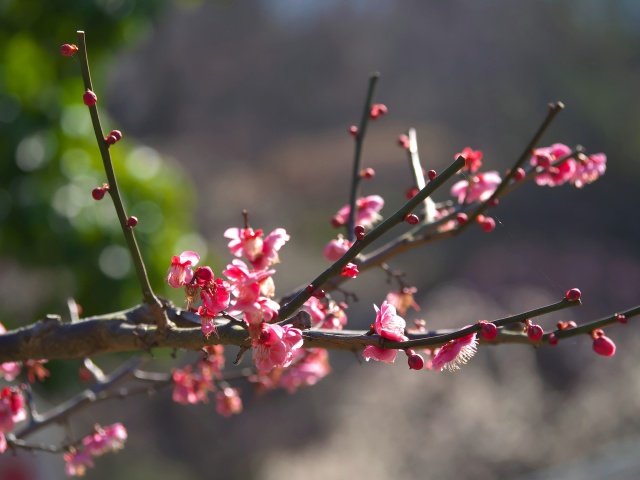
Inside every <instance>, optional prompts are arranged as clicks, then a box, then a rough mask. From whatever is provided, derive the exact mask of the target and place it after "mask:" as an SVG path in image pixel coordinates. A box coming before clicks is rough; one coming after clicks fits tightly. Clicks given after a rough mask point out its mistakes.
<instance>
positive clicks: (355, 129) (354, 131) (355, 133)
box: [349, 125, 358, 138]
mask: <svg viewBox="0 0 640 480" xmlns="http://www.w3.org/2000/svg"><path fill="white" fill-rule="evenodd" d="M349 134H350V135H351V136H352V137H354V138H358V127H356V126H355V125H351V126H350V127H349Z"/></svg>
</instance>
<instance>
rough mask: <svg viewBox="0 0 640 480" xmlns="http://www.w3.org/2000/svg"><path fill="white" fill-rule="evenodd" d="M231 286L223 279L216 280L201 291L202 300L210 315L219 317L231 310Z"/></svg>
mask: <svg viewBox="0 0 640 480" xmlns="http://www.w3.org/2000/svg"><path fill="white" fill-rule="evenodd" d="M230 290H231V285H229V284H228V283H227V282H225V281H224V280H223V279H221V278H216V279H215V280H214V281H213V282H210V283H209V284H208V285H207V286H205V287H203V288H202V290H201V291H200V298H201V299H202V303H203V305H204V306H205V307H206V308H207V310H208V311H209V314H213V315H217V314H218V313H220V312H222V311H223V310H226V309H227V308H229V303H230V301H231V294H230Z"/></svg>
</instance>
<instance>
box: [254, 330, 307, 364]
mask: <svg viewBox="0 0 640 480" xmlns="http://www.w3.org/2000/svg"><path fill="white" fill-rule="evenodd" d="M261 328H262V333H261V335H260V338H259V340H257V341H254V347H253V361H254V362H255V364H256V368H257V369H258V370H259V371H261V372H264V373H267V372H269V371H271V370H272V369H273V368H274V367H288V366H289V365H291V362H292V361H293V355H294V353H295V351H296V350H297V349H299V348H301V347H302V344H303V340H302V331H301V330H299V329H297V328H293V327H291V326H290V325H284V326H282V325H278V324H273V325H272V324H268V323H263V324H262V325H261Z"/></svg>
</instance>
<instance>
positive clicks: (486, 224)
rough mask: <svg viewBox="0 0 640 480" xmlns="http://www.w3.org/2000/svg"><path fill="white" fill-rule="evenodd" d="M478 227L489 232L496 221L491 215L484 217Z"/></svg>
mask: <svg viewBox="0 0 640 480" xmlns="http://www.w3.org/2000/svg"><path fill="white" fill-rule="evenodd" d="M480 228H481V229H482V230H484V231H485V232H491V231H493V229H494V228H496V221H495V220H494V219H493V218H491V217H485V218H484V221H483V222H482V223H481V224H480Z"/></svg>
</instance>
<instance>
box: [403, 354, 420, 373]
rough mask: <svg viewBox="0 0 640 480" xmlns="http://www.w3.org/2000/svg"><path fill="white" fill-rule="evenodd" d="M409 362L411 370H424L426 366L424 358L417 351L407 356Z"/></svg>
mask: <svg viewBox="0 0 640 480" xmlns="http://www.w3.org/2000/svg"><path fill="white" fill-rule="evenodd" d="M407 363H408V364H409V368H410V369H411V370H422V369H423V368H424V358H422V355H418V354H417V353H414V354H413V355H410V356H409V358H407Z"/></svg>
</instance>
